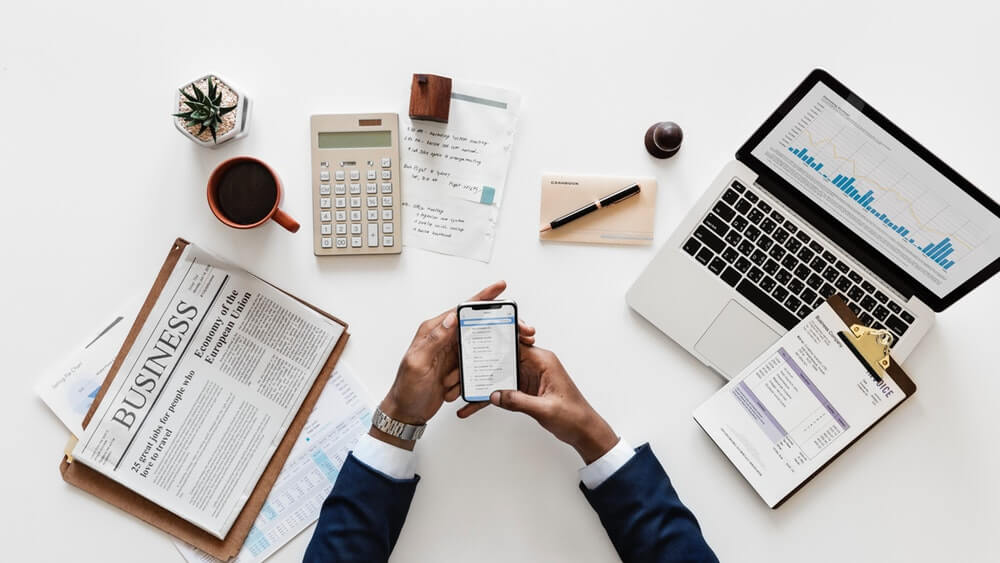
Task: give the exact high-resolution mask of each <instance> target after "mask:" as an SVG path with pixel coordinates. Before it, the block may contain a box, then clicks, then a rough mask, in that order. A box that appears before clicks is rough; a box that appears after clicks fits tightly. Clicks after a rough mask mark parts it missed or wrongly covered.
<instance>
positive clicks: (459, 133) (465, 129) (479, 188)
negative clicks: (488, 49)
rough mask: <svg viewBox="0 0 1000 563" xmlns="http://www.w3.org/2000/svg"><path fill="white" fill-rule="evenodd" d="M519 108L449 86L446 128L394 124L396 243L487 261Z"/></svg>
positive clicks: (509, 95) (481, 89) (496, 96)
mask: <svg viewBox="0 0 1000 563" xmlns="http://www.w3.org/2000/svg"><path fill="white" fill-rule="evenodd" d="M520 106H521V100H520V96H519V95H518V94H516V93H514V92H511V91H508V90H501V89H499V88H492V87H489V86H483V85H480V84H474V83H471V82H465V81H462V80H454V81H453V82H452V93H451V111H450V115H449V118H448V123H434V122H430V121H414V120H411V119H402V120H401V125H400V140H401V150H400V159H401V162H402V172H401V174H402V183H403V194H402V197H403V201H402V206H403V208H402V209H403V226H402V229H403V231H404V234H403V241H404V244H406V245H407V246H415V247H419V248H423V249H426V250H431V251H434V252H440V253H443V254H451V255H454V256H462V257H464V258H472V259H474V260H480V261H482V262H489V261H490V258H491V256H492V254H493V240H494V236H495V228H496V223H497V219H498V216H499V214H500V204H501V202H502V201H503V195H504V191H505V184H506V181H507V169H508V167H509V165H510V154H511V148H512V146H513V143H514V131H515V128H516V125H517V116H518V112H519V111H520Z"/></svg>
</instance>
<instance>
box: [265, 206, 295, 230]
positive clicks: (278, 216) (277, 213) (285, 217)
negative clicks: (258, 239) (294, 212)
mask: <svg viewBox="0 0 1000 563" xmlns="http://www.w3.org/2000/svg"><path fill="white" fill-rule="evenodd" d="M271 218H272V219H274V220H275V221H277V222H278V224H279V225H281V226H282V227H284V228H286V229H288V230H289V231H291V232H293V233H294V232H297V231H298V230H299V222H298V221H296V220H295V219H292V216H291V215H289V214H287V213H285V212H284V211H282V210H281V209H275V210H274V216H273V217H271Z"/></svg>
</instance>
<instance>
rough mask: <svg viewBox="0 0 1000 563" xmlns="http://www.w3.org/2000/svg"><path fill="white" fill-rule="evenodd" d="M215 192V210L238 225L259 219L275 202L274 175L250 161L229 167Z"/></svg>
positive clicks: (259, 164) (264, 215) (276, 200)
mask: <svg viewBox="0 0 1000 563" xmlns="http://www.w3.org/2000/svg"><path fill="white" fill-rule="evenodd" d="M216 190H217V191H216V201H217V202H218V207H219V211H220V212H221V213H222V214H223V215H225V216H226V218H227V219H229V220H230V221H232V222H233V223H237V224H239V225H252V224H254V223H257V222H259V221H261V220H263V219H264V218H265V217H267V216H268V214H269V213H271V210H273V209H274V207H275V205H276V204H277V202H278V184H277V182H276V181H275V179H274V175H273V174H271V171H270V170H269V169H268V168H267V167H266V166H264V165H263V164H261V163H259V162H255V161H252V160H244V161H239V162H235V163H233V164H232V165H231V166H229V168H227V169H226V170H225V171H224V172H223V173H222V176H221V177H220V178H219V183H218V187H217V188H216Z"/></svg>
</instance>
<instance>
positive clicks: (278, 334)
mask: <svg viewBox="0 0 1000 563" xmlns="http://www.w3.org/2000/svg"><path fill="white" fill-rule="evenodd" d="M342 332H343V327H342V326H341V325H339V324H337V323H336V322H334V321H332V320H330V319H328V318H326V317H324V316H323V315H320V314H319V313H317V312H315V311H313V310H312V309H310V308H308V307H306V306H305V305H302V304H301V303H299V302H298V301H296V300H294V299H292V298H291V297H289V296H288V295H286V294H284V293H282V292H281V291H279V290H278V289H275V288H274V287H272V286H271V285H269V284H267V283H266V282H264V281H262V280H260V279H258V278H256V277H254V276H253V275H251V274H249V273H247V272H246V271H244V270H242V269H240V268H239V267H236V266H234V265H232V264H228V263H226V262H224V261H222V260H220V259H219V258H216V257H214V256H212V255H210V254H208V253H207V252H205V251H203V250H201V249H199V248H197V247H196V246H194V245H188V246H187V247H186V248H185V249H184V251H183V253H182V254H181V256H180V259H179V261H178V262H177V264H176V266H175V267H174V269H173V272H172V273H171V274H170V276H169V279H168V280H167V283H166V285H165V286H164V288H163V290H162V291H161V293H160V298H159V300H158V301H157V302H156V304H155V306H154V307H153V309H152V311H150V314H149V316H148V317H147V320H146V323H145V324H144V325H143V327H142V330H141V331H140V332H139V335H138V338H137V339H136V341H135V343H134V344H133V346H132V348H131V350H129V353H128V355H127V356H126V358H125V362H124V363H123V365H122V367H121V369H120V370H119V371H118V373H117V374H116V375H115V378H114V380H113V381H112V382H111V383H110V385H109V387H108V389H107V392H106V394H105V395H104V397H103V399H102V400H101V403H100V405H99V406H98V408H97V411H96V412H95V413H94V417H93V418H92V419H91V421H90V424H89V425H88V426H87V429H86V432H85V433H84V435H83V436H82V437H81V439H80V441H79V443H78V444H77V445H76V447H75V448H74V450H73V457H74V458H75V460H76V462H79V463H83V464H85V465H87V466H89V467H91V468H93V469H94V470H96V471H98V472H100V473H102V474H104V475H106V476H107V477H109V478H111V479H113V480H115V481H117V482H119V483H121V484H122V485H124V486H126V487H128V488H130V489H132V490H133V491H135V492H136V493H138V494H140V495H142V496H144V497H146V498H147V499H149V500H151V501H153V502H154V503H156V504H158V505H160V506H162V507H163V508H165V509H166V510H169V511H170V512H172V513H174V514H176V515H177V516H179V517H181V518H184V519H185V520H188V521H189V522H191V523H192V524H194V525H196V526H198V527H199V528H202V529H203V530H205V531H207V532H209V533H211V534H212V535H214V536H216V537H218V538H220V539H224V538H225V536H226V534H227V533H228V532H229V529H230V528H231V527H232V525H233V522H234V521H235V519H236V517H237V515H239V513H240V511H241V510H242V508H243V506H244V504H246V501H247V499H248V498H249V496H250V493H251V492H252V491H253V488H254V486H255V485H256V484H257V481H258V480H259V479H260V476H261V474H262V473H263V471H264V468H265V467H266V465H267V463H268V461H269V460H270V459H271V456H272V455H273V453H274V450H275V448H276V447H277V446H278V443H279V442H280V441H281V439H282V437H283V436H284V435H285V432H286V430H287V429H288V425H289V424H290V423H291V421H292V419H293V418H294V417H295V414H296V413H297V411H298V409H299V407H300V405H301V404H302V400H303V399H304V398H305V395H306V394H307V393H308V391H309V389H310V388H311V387H312V384H313V382H314V381H315V379H316V376H317V375H318V374H319V371H320V370H321V369H322V367H323V364H324V363H325V362H326V360H327V358H328V357H329V355H330V353H331V351H332V350H333V347H334V345H335V344H336V342H337V340H338V339H339V338H340V335H341V333H342Z"/></svg>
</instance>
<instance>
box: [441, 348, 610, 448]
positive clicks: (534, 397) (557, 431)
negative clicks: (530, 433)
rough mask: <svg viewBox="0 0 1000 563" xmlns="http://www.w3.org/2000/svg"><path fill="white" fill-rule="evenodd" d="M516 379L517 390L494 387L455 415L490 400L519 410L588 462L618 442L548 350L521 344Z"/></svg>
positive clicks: (467, 413) (466, 413)
mask: <svg viewBox="0 0 1000 563" xmlns="http://www.w3.org/2000/svg"><path fill="white" fill-rule="evenodd" d="M518 380H519V381H518V389H517V390H505V391H494V392H493V394H492V395H490V402H489V403H470V404H468V405H465V406H464V407H462V408H461V409H459V410H458V416H459V418H468V417H469V416H472V414H474V413H476V412H478V411H479V410H480V409H482V408H484V407H486V406H488V405H490V404H493V405H496V406H498V407H500V408H503V409H506V410H509V411H515V412H523V413H525V414H527V415H528V416H530V417H532V418H534V419H535V420H537V421H538V423H539V424H541V425H542V428H545V429H546V430H548V431H549V432H551V433H552V434H553V435H554V436H555V437H556V438H558V439H559V440H562V441H563V442H565V443H567V444H569V445H570V446H573V448H574V449H576V451H577V453H579V454H580V457H582V458H583V461H584V463H586V464H588V465H589V464H591V463H593V462H594V461H596V460H597V459H598V458H600V457H601V456H603V455H604V454H605V453H607V452H608V451H609V450H610V449H611V448H613V447H614V446H615V444H617V443H618V436H617V435H616V434H615V432H614V430H612V429H611V426H610V425H608V423H607V422H606V421H605V420H604V419H603V418H601V415H599V414H597V411H595V410H594V408H593V407H591V406H590V403H588V402H587V399H585V398H584V397H583V394H582V393H580V390H579V389H577V388H576V385H575V384H574V383H573V380H572V379H570V377H569V374H568V373H566V369H565V368H564V367H563V365H562V363H560V362H559V358H557V357H556V355H555V354H553V353H552V352H550V351H548V350H545V349H542V348H536V347H534V346H521V364H520V371H519V376H518Z"/></svg>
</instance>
